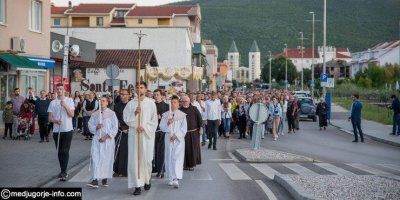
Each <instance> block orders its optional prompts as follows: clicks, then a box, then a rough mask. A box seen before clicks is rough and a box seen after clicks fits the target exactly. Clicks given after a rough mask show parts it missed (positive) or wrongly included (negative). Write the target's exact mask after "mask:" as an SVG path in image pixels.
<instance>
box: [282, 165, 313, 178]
mask: <svg viewBox="0 0 400 200" xmlns="http://www.w3.org/2000/svg"><path fill="white" fill-rule="evenodd" d="M283 166H285V167H287V168H289V169H291V170H292V171H294V172H296V173H297V174H299V175H304V176H309V175H313V176H316V175H319V174H317V173H315V172H314V171H311V170H309V169H307V168H305V167H303V166H301V165H299V164H297V163H287V164H283Z"/></svg>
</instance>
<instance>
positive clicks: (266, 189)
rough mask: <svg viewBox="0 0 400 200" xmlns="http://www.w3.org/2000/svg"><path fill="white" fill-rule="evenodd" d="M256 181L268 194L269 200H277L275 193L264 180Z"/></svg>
mask: <svg viewBox="0 0 400 200" xmlns="http://www.w3.org/2000/svg"><path fill="white" fill-rule="evenodd" d="M256 183H257V184H258V186H260V188H261V189H262V190H263V191H264V193H265V194H266V195H267V197H268V199H269V200H277V198H276V196H275V195H274V193H273V192H272V191H271V190H270V189H269V188H268V186H267V185H265V184H264V182H262V181H261V180H256Z"/></svg>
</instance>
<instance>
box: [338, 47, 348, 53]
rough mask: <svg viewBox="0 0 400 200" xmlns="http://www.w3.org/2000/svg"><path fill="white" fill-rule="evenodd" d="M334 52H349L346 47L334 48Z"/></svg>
mask: <svg viewBox="0 0 400 200" xmlns="http://www.w3.org/2000/svg"><path fill="white" fill-rule="evenodd" d="M336 52H349V49H348V48H336Z"/></svg>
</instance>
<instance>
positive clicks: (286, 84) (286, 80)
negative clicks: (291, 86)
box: [285, 43, 288, 89]
mask: <svg viewBox="0 0 400 200" xmlns="http://www.w3.org/2000/svg"><path fill="white" fill-rule="evenodd" d="M285 88H286V89H288V79H287V44H286V43H285Z"/></svg>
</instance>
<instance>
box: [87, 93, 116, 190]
mask: <svg viewBox="0 0 400 200" xmlns="http://www.w3.org/2000/svg"><path fill="white" fill-rule="evenodd" d="M100 101H101V102H100V105H101V112H100V111H99V110H97V111H96V112H94V113H93V114H92V117H91V118H90V120H89V122H88V128H89V130H90V132H91V133H94V137H93V140H92V147H91V149H90V155H91V160H90V172H91V176H92V181H91V182H90V183H88V184H87V185H88V186H90V187H93V188H98V187H99V183H98V181H100V180H101V181H102V185H103V186H108V183H107V179H108V178H112V175H113V164H114V150H115V141H114V138H115V135H116V134H117V132H118V119H117V116H116V115H115V113H114V111H112V110H110V109H109V108H107V106H108V100H107V98H106V97H102V98H101V99H100Z"/></svg>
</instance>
